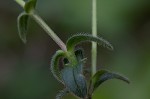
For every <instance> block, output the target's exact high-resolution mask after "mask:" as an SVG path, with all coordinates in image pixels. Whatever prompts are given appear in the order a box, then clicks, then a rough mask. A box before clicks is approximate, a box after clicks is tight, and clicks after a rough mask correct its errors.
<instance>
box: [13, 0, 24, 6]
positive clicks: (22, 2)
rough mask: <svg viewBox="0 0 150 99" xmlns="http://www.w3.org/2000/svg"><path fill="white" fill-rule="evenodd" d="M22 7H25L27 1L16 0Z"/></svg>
mask: <svg viewBox="0 0 150 99" xmlns="http://www.w3.org/2000/svg"><path fill="white" fill-rule="evenodd" d="M15 1H16V2H17V3H18V4H19V5H20V6H21V7H24V5H25V2H24V1H23V0H15Z"/></svg>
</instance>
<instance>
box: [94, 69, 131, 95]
mask: <svg viewBox="0 0 150 99" xmlns="http://www.w3.org/2000/svg"><path fill="white" fill-rule="evenodd" d="M109 79H119V80H122V81H124V82H126V83H129V80H128V78H126V77H124V76H121V75H120V74H117V73H112V72H110V71H107V70H100V71H98V72H97V73H96V74H95V75H94V76H93V77H92V79H91V83H92V84H91V85H92V92H93V91H94V90H95V89H96V88H98V87H99V86H100V85H101V84H102V83H103V82H105V81H107V80H109Z"/></svg>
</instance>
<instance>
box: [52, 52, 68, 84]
mask: <svg viewBox="0 0 150 99" xmlns="http://www.w3.org/2000/svg"><path fill="white" fill-rule="evenodd" d="M62 57H65V52H64V51H62V50H58V51H57V52H56V53H55V54H54V55H53V57H52V59H51V68H50V69H51V72H52V74H53V76H54V77H55V78H56V79H57V80H58V81H59V82H61V83H63V82H62V79H61V75H60V69H59V60H60V58H62Z"/></svg>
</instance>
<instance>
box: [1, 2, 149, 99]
mask: <svg viewBox="0 0 150 99" xmlns="http://www.w3.org/2000/svg"><path fill="white" fill-rule="evenodd" d="M21 12H22V8H21V7H20V6H18V5H17V4H16V3H15V2H14V0H1V1H0V99H55V95H56V94H57V92H58V91H59V90H61V89H62V88H63V86H62V85H61V84H59V83H58V82H57V81H56V80H55V79H54V77H53V76H52V74H51V72H50V70H49V67H50V66H49V65H50V60H51V57H52V55H53V54H54V53H55V51H56V50H58V49H59V47H58V46H57V45H56V43H55V42H54V41H52V39H51V38H50V37H49V36H48V35H47V34H46V33H45V32H44V31H43V30H42V29H41V28H40V27H39V26H38V25H37V24H36V23H35V22H34V21H33V20H31V21H30V26H29V32H28V37H27V40H28V42H27V44H23V43H22V41H21V40H20V39H19V36H18V31H17V24H16V20H17V16H18V15H19V13H21ZM37 12H38V13H39V15H40V16H41V17H42V18H43V19H44V20H45V21H46V22H47V23H48V25H49V26H50V27H51V28H52V29H53V30H54V31H55V32H56V33H57V34H58V36H59V37H60V38H61V39H62V40H63V41H64V42H66V40H67V38H68V37H70V36H71V35H72V34H75V33H80V32H86V33H91V0H38V5H37ZM98 33H99V34H98V35H99V36H103V37H104V38H106V39H107V40H108V41H110V42H111V43H112V44H113V45H114V47H115V50H114V51H113V52H110V51H105V49H103V48H101V47H98V68H106V69H109V70H111V71H116V72H119V73H121V74H123V75H126V76H127V77H128V78H129V79H130V80H131V84H130V85H128V84H125V83H124V82H121V81H117V80H110V81H107V82H106V83H104V84H103V85H102V86H100V87H99V89H98V90H97V91H96V92H95V94H94V96H93V99H150V94H149V93H150V0H98ZM79 46H83V48H84V49H86V50H85V56H86V57H88V62H87V63H86V66H87V68H90V66H91V63H90V61H91V58H90V57H91V55H90V51H91V50H90V49H91V44H90V43H87V44H86V43H84V44H82V45H79ZM64 99H75V98H74V97H73V96H71V95H68V96H66V97H64Z"/></svg>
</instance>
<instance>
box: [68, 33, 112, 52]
mask: <svg viewBox="0 0 150 99" xmlns="http://www.w3.org/2000/svg"><path fill="white" fill-rule="evenodd" d="M86 41H88V42H92V41H94V42H97V43H98V44H99V45H102V46H103V47H106V48H108V49H109V50H113V46H112V45H111V44H110V43H109V42H108V41H106V40H105V39H103V38H99V37H94V36H92V35H90V34H86V33H80V34H75V35H73V36H72V37H70V38H69V39H68V41H67V44H66V45H67V49H68V51H70V50H73V49H74V47H75V46H76V45H77V44H79V43H81V42H86Z"/></svg>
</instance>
